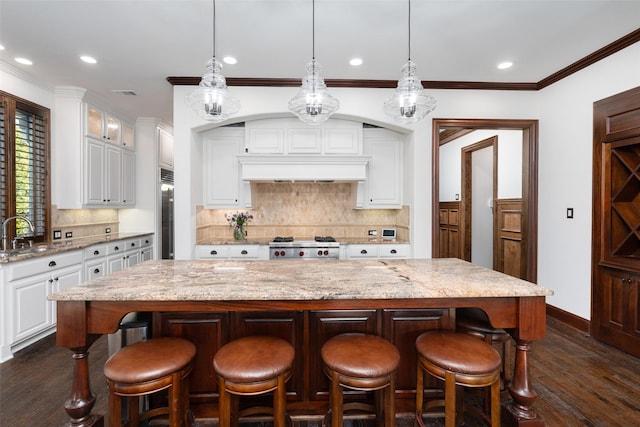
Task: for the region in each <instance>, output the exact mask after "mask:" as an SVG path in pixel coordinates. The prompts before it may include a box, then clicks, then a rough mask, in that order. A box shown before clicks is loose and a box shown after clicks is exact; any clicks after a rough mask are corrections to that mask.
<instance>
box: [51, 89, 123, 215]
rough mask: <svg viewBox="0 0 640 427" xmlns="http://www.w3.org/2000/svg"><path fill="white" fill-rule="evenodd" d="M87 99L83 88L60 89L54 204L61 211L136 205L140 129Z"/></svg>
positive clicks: (57, 100) (54, 167)
mask: <svg viewBox="0 0 640 427" xmlns="http://www.w3.org/2000/svg"><path fill="white" fill-rule="evenodd" d="M85 95H86V91H85V90H84V89H81V88H76V87H60V88H57V89H56V103H55V111H56V114H55V126H53V128H54V129H55V135H54V139H53V147H52V169H53V174H52V178H51V183H52V196H53V200H52V203H53V204H56V205H57V206H58V208H59V209H81V208H100V207H114V208H117V207H121V206H132V205H134V204H135V198H134V197H135V195H134V194H133V191H132V189H133V188H134V187H135V175H134V173H135V171H134V169H133V168H134V164H135V157H134V156H135V152H134V151H133V150H134V147H135V145H134V144H135V142H134V141H135V131H134V127H133V126H132V125H130V124H129V122H127V121H124V120H121V119H120V118H119V117H117V116H116V115H113V114H110V113H108V112H107V111H106V110H104V109H101V108H99V107H96V106H95V105H93V104H89V103H87V102H86V101H85V100H84V98H85ZM123 153H127V155H123ZM125 200H126V202H125Z"/></svg>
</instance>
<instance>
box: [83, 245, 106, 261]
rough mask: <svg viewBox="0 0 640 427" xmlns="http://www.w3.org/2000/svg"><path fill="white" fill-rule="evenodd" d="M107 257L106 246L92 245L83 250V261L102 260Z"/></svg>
mask: <svg viewBox="0 0 640 427" xmlns="http://www.w3.org/2000/svg"><path fill="white" fill-rule="evenodd" d="M106 255H107V245H93V246H89V247H88V248H86V249H85V250H84V259H85V260H91V259H96V258H104V257H105V256H106Z"/></svg>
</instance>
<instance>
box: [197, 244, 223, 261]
mask: <svg viewBox="0 0 640 427" xmlns="http://www.w3.org/2000/svg"><path fill="white" fill-rule="evenodd" d="M228 254H229V252H228V247H227V246H214V245H201V246H196V258H198V259H225V258H227V257H228V256H229V255H228Z"/></svg>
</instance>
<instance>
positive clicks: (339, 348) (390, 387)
mask: <svg viewBox="0 0 640 427" xmlns="http://www.w3.org/2000/svg"><path fill="white" fill-rule="evenodd" d="M321 355H322V361H323V364H324V372H325V373H326V374H327V376H328V377H329V379H330V380H331V389H330V391H329V400H330V404H329V405H330V416H331V427H342V425H343V417H344V415H343V413H344V412H345V411H348V410H352V409H358V410H367V411H373V412H374V413H375V414H376V424H377V425H378V426H382V425H384V426H386V427H392V426H395V420H396V410H395V390H396V371H397V369H398V365H399V363H400V352H398V349H397V348H396V347H395V346H394V345H393V344H391V343H390V342H389V341H387V340H384V339H382V338H379V337H377V336H374V335H366V334H358V333H350V334H341V335H338V336H335V337H333V338H331V339H330V340H328V341H327V342H326V343H325V344H324V345H323V346H322V349H321ZM343 387H344V388H347V389H351V390H359V391H373V392H375V405H374V407H371V405H365V404H362V403H357V402H352V403H348V404H345V403H344V396H343Z"/></svg>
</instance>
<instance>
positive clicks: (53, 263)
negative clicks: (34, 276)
mask: <svg viewBox="0 0 640 427" xmlns="http://www.w3.org/2000/svg"><path fill="white" fill-rule="evenodd" d="M56 265H58V264H56V262H55V261H49V267H55V266H56Z"/></svg>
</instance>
